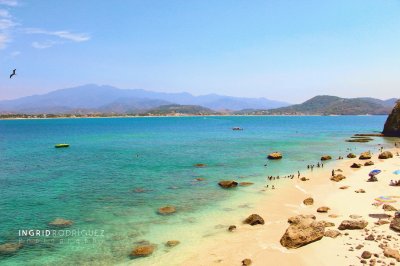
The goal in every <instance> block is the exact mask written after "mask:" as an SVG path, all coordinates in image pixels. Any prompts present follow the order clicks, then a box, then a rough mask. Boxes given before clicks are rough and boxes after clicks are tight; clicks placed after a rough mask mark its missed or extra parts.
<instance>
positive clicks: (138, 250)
mask: <svg viewBox="0 0 400 266" xmlns="http://www.w3.org/2000/svg"><path fill="white" fill-rule="evenodd" d="M154 250H155V246H154V245H141V246H137V247H135V248H134V249H133V250H132V252H131V254H130V255H131V257H146V256H149V255H151V254H152V253H153V252H154Z"/></svg>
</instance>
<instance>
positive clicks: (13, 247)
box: [0, 243, 22, 255]
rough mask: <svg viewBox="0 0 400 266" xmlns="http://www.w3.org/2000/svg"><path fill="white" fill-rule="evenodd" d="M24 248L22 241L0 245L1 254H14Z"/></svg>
mask: <svg viewBox="0 0 400 266" xmlns="http://www.w3.org/2000/svg"><path fill="white" fill-rule="evenodd" d="M21 248H22V244H21V243H5V244H1V245H0V255H12V254H14V253H16V252H17V251H18V250H20V249H21Z"/></svg>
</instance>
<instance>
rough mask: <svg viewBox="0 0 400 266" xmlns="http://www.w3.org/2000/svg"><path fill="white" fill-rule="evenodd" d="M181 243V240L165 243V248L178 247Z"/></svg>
mask: <svg viewBox="0 0 400 266" xmlns="http://www.w3.org/2000/svg"><path fill="white" fill-rule="evenodd" d="M180 243H181V242H180V241H179V240H168V241H167V243H165V246H167V247H169V248H172V247H175V246H177V245H179V244H180Z"/></svg>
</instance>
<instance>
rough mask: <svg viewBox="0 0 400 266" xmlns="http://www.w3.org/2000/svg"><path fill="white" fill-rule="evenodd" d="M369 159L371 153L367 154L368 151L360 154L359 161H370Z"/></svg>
mask: <svg viewBox="0 0 400 266" xmlns="http://www.w3.org/2000/svg"><path fill="white" fill-rule="evenodd" d="M371 158H372V155H371V152H369V151H366V152H363V153H361V155H360V157H359V159H360V160H370V159H371Z"/></svg>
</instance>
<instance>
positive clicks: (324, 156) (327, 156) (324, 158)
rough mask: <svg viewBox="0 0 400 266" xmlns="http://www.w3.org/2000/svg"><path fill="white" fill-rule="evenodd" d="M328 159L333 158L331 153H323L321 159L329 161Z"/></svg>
mask: <svg viewBox="0 0 400 266" xmlns="http://www.w3.org/2000/svg"><path fill="white" fill-rule="evenodd" d="M328 160H332V156H330V155H323V156H322V157H321V161H328Z"/></svg>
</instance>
